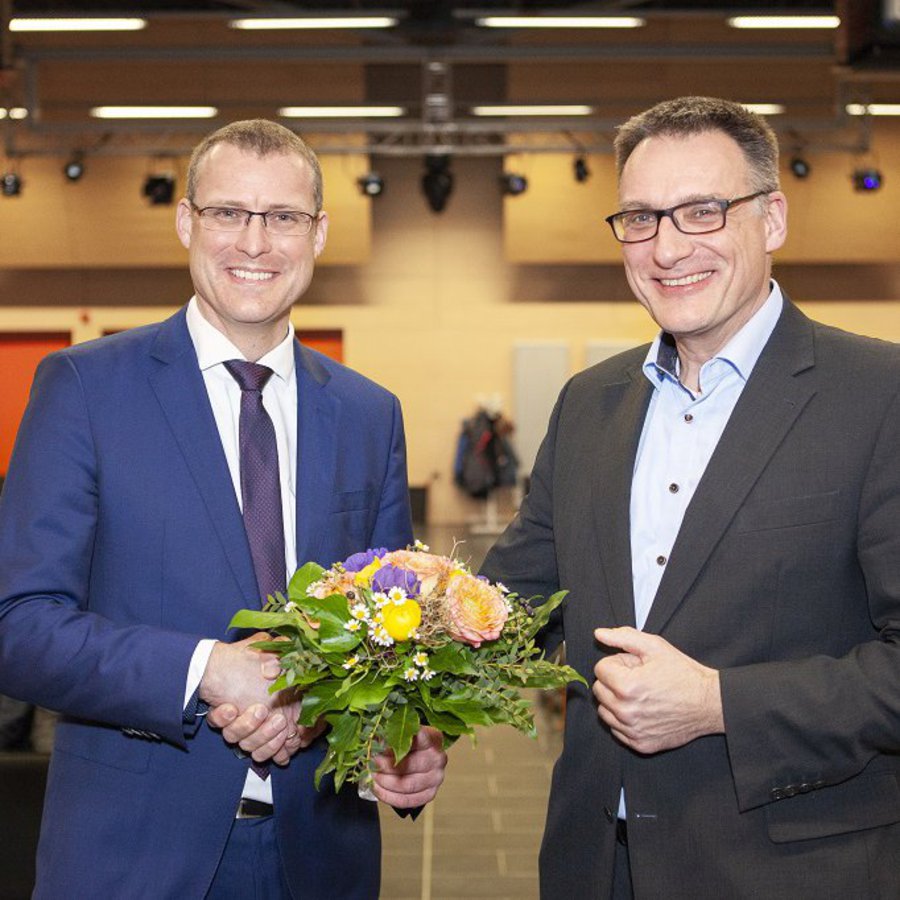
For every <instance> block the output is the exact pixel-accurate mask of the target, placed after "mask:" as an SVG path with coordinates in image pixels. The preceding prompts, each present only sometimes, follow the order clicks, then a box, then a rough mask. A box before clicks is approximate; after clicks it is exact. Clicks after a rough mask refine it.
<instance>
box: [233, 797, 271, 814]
mask: <svg viewBox="0 0 900 900" xmlns="http://www.w3.org/2000/svg"><path fill="white" fill-rule="evenodd" d="M274 812H275V809H274V807H273V806H272V804H271V803H263V802H262V800H248V799H247V798H246V797H243V798H241V802H240V803H239V804H238V809H237V816H235V818H237V819H264V818H265V817H266V816H271V815H272V814H273V813H274Z"/></svg>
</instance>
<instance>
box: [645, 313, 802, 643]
mask: <svg viewBox="0 0 900 900" xmlns="http://www.w3.org/2000/svg"><path fill="white" fill-rule="evenodd" d="M813 362H814V353H813V340H812V327H811V325H810V323H809V320H808V319H807V318H806V317H805V316H804V315H803V314H802V313H801V312H800V311H799V310H797V309H796V307H794V306H792V305H791V304H790V303H789V302H788V301H787V300H785V307H784V311H783V312H782V316H781V319H780V320H779V323H778V325H777V326H776V328H775V331H774V332H773V333H772V337H771V338H770V339H769V342H768V344H767V345H766V347H765V348H764V350H763V352H762V354H761V355H760V357H759V360H758V362H757V364H756V366H755V367H754V369H753V373H752V375H751V376H750V379H749V381H748V382H747V385H746V387H745V388H744V391H743V393H742V394H741V396H740V399H739V400H738V403H737V405H736V406H735V409H734V412H733V413H732V415H731V418H730V419H729V421H728V424H727V425H726V427H725V431H724V432H723V433H722V437H721V439H720V440H719V444H718V446H717V447H716V449H715V451H714V453H713V455H712V457H711V459H710V461H709V465H708V466H707V467H706V471H705V472H704V474H703V477H702V478H701V480H700V484H699V485H698V486H697V490H696V492H695V494H694V497H693V499H692V500H691V503H690V505H689V506H688V509H687V512H686V513H685V516H684V521H683V522H682V525H681V530H680V531H679V532H678V538H677V539H676V541H675V546H674V547H673V548H672V553H671V556H670V558H669V564H668V566H667V568H666V572H665V575H664V576H663V579H662V581H661V583H660V586H659V590H658V591H657V594H656V597H655V599H654V601H653V606H652V607H651V609H650V614H649V616H648V618H647V623H646V626H645V628H646V630H647V631H650V632H654V633H660V632H661V631H662V630H663V628H664V627H665V625H666V623H667V622H668V621H669V619H670V618H671V616H672V615H673V613H674V612H675V611H676V610H677V609H678V607H679V606H680V605H681V603H682V602H683V601H684V598H685V597H686V596H687V594H688V592H689V591H690V589H691V586H692V585H693V583H694V581H695V580H696V578H697V576H698V575H699V574H700V572H701V570H702V569H703V566H704V565H705V564H706V562H707V560H708V559H709V557H710V555H711V554H712V552H713V550H714V549H715V547H716V545H717V544H718V542H719V540H720V539H721V537H722V535H723V534H724V533H725V531H726V530H727V529H728V527H729V525H730V523H731V521H732V519H733V518H734V516H735V514H736V513H737V512H738V510H739V508H740V506H741V504H742V503H743V502H744V500H745V499H746V497H747V495H748V493H749V492H750V490H751V489H752V488H753V485H754V484H755V483H756V481H757V479H758V478H759V476H760V474H761V473H762V471H763V469H764V468H765V467H766V465H767V464H768V462H769V460H770V458H771V457H772V454H773V453H775V451H776V450H777V448H778V446H779V444H780V443H781V442H782V440H783V439H784V437H785V435H786V434H787V433H788V431H789V430H790V428H791V426H792V425H793V423H794V421H795V420H796V419H797V417H798V416H799V415H800V413H801V412H802V410H803V408H804V407H805V406H806V404H807V403H808V402H809V400H810V399H811V398H812V396H813V395H814V394H815V386H814V384H812V383H811V381H806V380H803V379H798V378H796V377H795V375H796V374H797V373H798V372H801V371H803V370H804V369H807V368H809V367H810V366H812V365H813Z"/></svg>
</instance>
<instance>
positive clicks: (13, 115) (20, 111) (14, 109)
mask: <svg viewBox="0 0 900 900" xmlns="http://www.w3.org/2000/svg"><path fill="white" fill-rule="evenodd" d="M7 116H8V117H9V118H10V119H25V118H27V117H28V110H27V109H25V107H24V106H11V107H10V108H9V109H6V107H4V106H0V119H5V118H7Z"/></svg>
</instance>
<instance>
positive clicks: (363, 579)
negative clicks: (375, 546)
mask: <svg viewBox="0 0 900 900" xmlns="http://www.w3.org/2000/svg"><path fill="white" fill-rule="evenodd" d="M380 568H381V560H380V559H379V558H378V557H377V556H376V557H375V559H373V560H372V562H370V563H369V564H368V565H367V566H366V567H365V568H364V569H360V570H359V571H358V572H357V573H356V577H355V578H354V579H353V583H354V584H355V585H356V586H357V587H368V586H369V585H370V584H371V583H372V576H373V575H374V574H375V573H376V572H377V571H378V570H379V569H380Z"/></svg>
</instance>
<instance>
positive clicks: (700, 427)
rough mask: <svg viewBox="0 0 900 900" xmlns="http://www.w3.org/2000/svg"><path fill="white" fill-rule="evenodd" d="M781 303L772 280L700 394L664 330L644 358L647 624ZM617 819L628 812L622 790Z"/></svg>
mask: <svg viewBox="0 0 900 900" xmlns="http://www.w3.org/2000/svg"><path fill="white" fill-rule="evenodd" d="M783 303H784V300H783V297H782V295H781V289H780V288H779V287H778V285H777V284H776V283H775V282H774V281H773V282H772V289H771V291H770V293H769V297H768V299H767V300H766V302H765V303H764V304H763V305H762V306H761V307H760V308H759V310H757V312H756V313H755V314H754V316H753V318H751V319H750V321H749V322H747V324H746V325H744V327H743V328H742V329H741V330H740V331H739V332H738V333H737V334H736V335H735V336H734V337H733V338H732V339H731V340H730V341H729V342H728V343H727V344H726V345H725V346H724V347H723V348H722V350H721V351H720V352H719V353H717V354H716V355H715V356H714V357H713V358H712V359H710V360H708V361H707V362H705V363H704V364H703V366H702V368H701V369H700V393H697V394H696V395H695V394H693V393H692V392H691V391H689V390H688V389H687V388H686V387H685V386H684V385H683V384H681V382H680V381H679V380H678V372H679V362H678V353H677V351H676V348H675V343H674V341H673V340H672V337H671V335H668V334H665V333H661V334H659V335H658V336H657V338H656V340H655V341H654V342H653V344H652V345H651V347H650V351H649V352H648V354H647V358H646V360H645V361H644V367H643V368H644V374H645V375H646V376H647V378H648V380H649V381H650V383H651V384H652V385H653V388H654V390H653V394H652V396H651V399H650V406H649V408H648V409H647V417H646V418H645V420H644V427H643V430H642V432H641V439H640V443H639V444H638V451H637V457H636V459H635V463H634V474H633V477H632V481H631V574H632V580H633V583H634V615H635V621H636V623H637V627H638V628H641V629H642V628H643V627H644V623H645V622H646V621H647V616H648V615H649V613H650V607H651V606H652V605H653V598H654V597H655V596H656V591H657V589H658V588H659V583H660V581H661V580H662V577H663V573H664V572H665V570H666V565H667V564H668V561H669V556H670V555H671V553H672V548H673V546H674V545H675V539H676V537H678V532H679V530H680V529H681V523H682V521H683V519H684V514H685V511H686V510H687V508H688V504H689V503H690V502H691V498H692V497H693V496H694V491H695V490H696V489H697V485H698V484H699V482H700V479H701V478H702V477H703V473H704V471H705V470H706V466H707V464H708V463H709V460H710V457H711V456H712V454H713V451H714V450H715V449H716V445H717V444H718V443H719V438H720V437H721V436H722V432H723V431H724V430H725V426H726V424H727V423H728V419H729V418H730V416H731V413H732V412H733V411H734V407H735V406H736V405H737V402H738V399H739V398H740V396H741V392H742V391H743V389H744V385H745V384H746V383H747V379H748V378H749V377H750V373H751V372H752V371H753V367H754V366H755V365H756V361H757V359H759V355H760V353H762V350H763V347H765V345H766V342H767V341H768V340H769V337H770V336H771V334H772V331H773V330H774V328H775V323H776V322H777V321H778V317H779V316H780V315H781V308H782V305H783ZM619 817H620V818H624V817H625V805H624V795H623V796H622V798H621V802H620V805H619Z"/></svg>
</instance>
